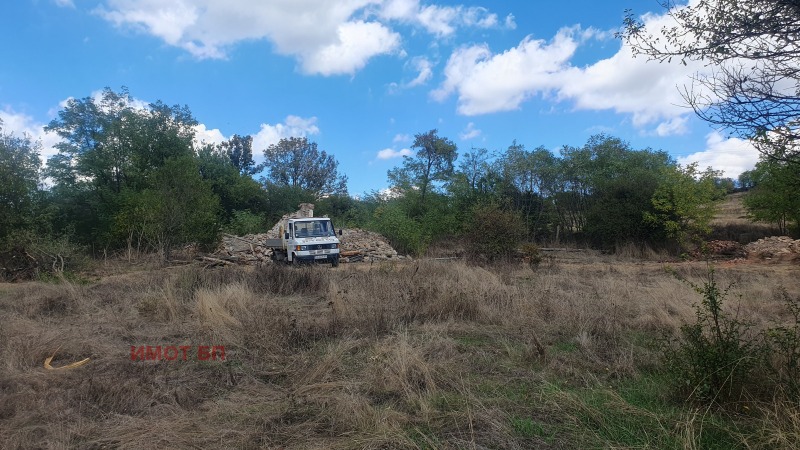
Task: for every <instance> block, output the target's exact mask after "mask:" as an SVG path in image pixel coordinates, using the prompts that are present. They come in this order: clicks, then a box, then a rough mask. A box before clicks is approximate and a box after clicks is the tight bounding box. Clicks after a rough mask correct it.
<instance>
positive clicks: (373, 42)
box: [57, 0, 513, 75]
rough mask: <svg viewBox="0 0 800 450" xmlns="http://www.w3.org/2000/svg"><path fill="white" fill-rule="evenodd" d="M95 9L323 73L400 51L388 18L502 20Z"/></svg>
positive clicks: (347, 6) (407, 0)
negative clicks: (261, 49) (253, 47)
mask: <svg viewBox="0 0 800 450" xmlns="http://www.w3.org/2000/svg"><path fill="white" fill-rule="evenodd" d="M57 1H62V2H63V1H69V0H57ZM94 12H95V13H96V14H97V15H99V16H100V17H102V18H104V19H105V20H107V21H109V22H111V23H112V24H114V25H115V26H117V27H127V28H132V29H134V30H137V31H140V32H142V33H146V34H150V35H153V36H155V37H157V38H159V39H162V40H163V41H164V42H166V43H167V44H169V45H172V46H175V47H179V48H182V49H184V50H186V51H187V52H189V53H190V54H192V55H193V56H195V57H197V58H201V59H202V58H225V57H226V54H227V53H226V52H227V50H228V49H229V48H230V47H231V46H233V45H235V44H237V43H240V42H243V41H253V40H269V41H270V42H271V43H272V44H273V45H274V49H275V51H276V52H277V53H279V54H282V55H289V56H293V57H295V58H297V60H298V62H299V63H300V68H301V69H302V70H303V71H304V72H305V73H308V74H321V75H336V74H353V73H354V72H356V71H358V70H359V69H361V68H362V67H364V66H365V65H366V64H367V62H368V61H369V60H370V59H371V58H373V57H375V56H378V55H384V54H392V53H395V54H398V55H401V56H402V55H404V54H405V52H404V51H403V50H402V49H401V47H400V45H401V38H400V35H399V34H398V33H396V32H394V31H393V30H392V29H391V28H390V23H391V22H393V21H394V22H400V23H412V24H417V25H420V26H422V27H423V28H424V29H425V30H427V31H428V32H430V33H432V34H435V35H437V36H446V35H451V34H453V32H454V31H455V30H456V28H457V27H459V26H465V27H479V28H490V27H497V26H499V23H500V21H499V20H498V18H497V15H496V14H493V13H490V12H489V11H488V10H486V9H485V8H481V7H465V6H461V5H458V6H438V5H427V6H421V5H420V4H419V1H418V0H340V1H335V2H334V1H329V0H273V1H263V2H253V1H250V0H228V1H225V2H220V1H217V0H174V1H170V2H164V1H162V0H105V2H104V3H103V4H102V5H101V6H100V7H98V8H96V9H95V10H94ZM504 23H505V25H506V26H508V25H509V23H513V20H511V22H509V19H508V18H506V21H505V22H504Z"/></svg>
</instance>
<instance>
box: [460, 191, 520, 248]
mask: <svg viewBox="0 0 800 450" xmlns="http://www.w3.org/2000/svg"><path fill="white" fill-rule="evenodd" d="M466 235H467V238H468V242H469V244H468V246H467V252H468V253H469V255H470V256H471V257H472V258H474V259H486V260H489V261H495V260H498V259H505V258H509V257H511V256H512V255H513V254H514V253H515V252H516V250H517V247H518V246H519V244H520V242H522V240H523V239H524V238H525V235H526V230H525V222H524V221H523V220H522V217H521V216H520V215H519V213H517V212H515V211H508V210H505V209H503V208H501V207H500V205H498V204H496V203H484V204H478V205H476V206H475V207H473V208H472V214H471V217H470V221H469V225H468V227H467V233H466Z"/></svg>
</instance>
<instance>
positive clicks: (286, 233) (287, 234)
mask: <svg viewBox="0 0 800 450" xmlns="http://www.w3.org/2000/svg"><path fill="white" fill-rule="evenodd" d="M283 238H284V239H289V232H288V231H287V232H285V233H283Z"/></svg>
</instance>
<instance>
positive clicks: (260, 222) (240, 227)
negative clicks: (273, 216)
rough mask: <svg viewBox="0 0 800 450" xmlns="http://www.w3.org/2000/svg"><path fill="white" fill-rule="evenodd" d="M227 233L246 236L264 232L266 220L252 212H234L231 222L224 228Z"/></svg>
mask: <svg viewBox="0 0 800 450" xmlns="http://www.w3.org/2000/svg"><path fill="white" fill-rule="evenodd" d="M224 230H225V232H227V233H230V234H235V235H237V236H244V235H246V234H256V233H263V232H264V219H263V217H261V216H260V215H258V214H253V213H252V212H250V211H247V210H245V211H234V212H233V214H232V215H231V220H230V221H229V222H228V224H227V225H226V226H225V228H224Z"/></svg>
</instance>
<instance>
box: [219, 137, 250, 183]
mask: <svg viewBox="0 0 800 450" xmlns="http://www.w3.org/2000/svg"><path fill="white" fill-rule="evenodd" d="M220 149H221V150H222V151H223V152H224V153H225V155H226V156H227V157H228V159H229V160H230V162H231V164H233V166H234V167H236V169H237V170H238V171H239V172H240V173H241V174H244V175H253V174H255V173H256V169H255V166H256V163H255V161H253V136H240V135H238V134H234V135H233V136H231V138H230V139H228V140H227V141H225V142H223V143H222V144H220Z"/></svg>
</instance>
